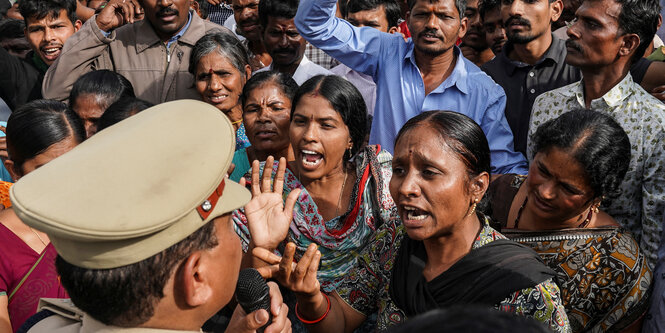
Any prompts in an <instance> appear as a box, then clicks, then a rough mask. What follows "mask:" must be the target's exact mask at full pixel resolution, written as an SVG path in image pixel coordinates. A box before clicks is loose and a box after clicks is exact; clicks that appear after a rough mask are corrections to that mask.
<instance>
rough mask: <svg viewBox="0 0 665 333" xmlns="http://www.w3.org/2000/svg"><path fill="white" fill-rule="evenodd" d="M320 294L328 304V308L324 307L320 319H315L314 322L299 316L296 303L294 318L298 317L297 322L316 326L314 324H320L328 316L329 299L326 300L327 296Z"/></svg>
mask: <svg viewBox="0 0 665 333" xmlns="http://www.w3.org/2000/svg"><path fill="white" fill-rule="evenodd" d="M322 294H323V296H324V297H325V298H326V302H328V306H327V307H326V312H325V313H324V314H323V316H321V318H319V319H316V320H307V319H305V318H303V317H302V316H301V315H300V313H298V302H296V317H298V320H300V321H302V322H303V323H304V324H308V325H311V324H316V323H318V322H320V321H321V320H323V319H325V318H326V316H328V313H329V312H330V298H328V295H326V293H323V292H322Z"/></svg>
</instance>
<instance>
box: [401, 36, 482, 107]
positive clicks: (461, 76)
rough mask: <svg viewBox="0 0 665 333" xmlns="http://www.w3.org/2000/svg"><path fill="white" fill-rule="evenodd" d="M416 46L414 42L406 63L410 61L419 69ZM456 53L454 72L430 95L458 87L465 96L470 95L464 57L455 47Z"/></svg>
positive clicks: (408, 52) (405, 58)
mask: <svg viewBox="0 0 665 333" xmlns="http://www.w3.org/2000/svg"><path fill="white" fill-rule="evenodd" d="M414 48H415V46H414V45H413V42H411V48H409V50H408V51H407V52H406V56H405V57H404V61H409V62H411V64H413V66H415V67H416V68H418V65H416V58H415V56H414V54H413V50H414ZM453 52H454V57H455V59H456V63H455V68H453V71H452V72H451V73H450V75H449V76H448V78H446V79H445V80H444V81H443V82H441V84H440V85H439V86H438V87H436V88H435V89H434V90H432V92H430V94H437V93H442V92H444V91H445V90H446V89H448V88H450V87H452V86H456V87H457V89H459V91H461V92H462V93H464V94H465V95H466V94H468V92H469V89H468V86H467V82H466V81H467V80H466V79H467V70H466V65H465V64H464V56H462V54H461V52H462V51H461V50H460V49H459V47H457V46H454V49H453ZM418 72H420V68H418Z"/></svg>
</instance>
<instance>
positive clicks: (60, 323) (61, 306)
mask: <svg viewBox="0 0 665 333" xmlns="http://www.w3.org/2000/svg"><path fill="white" fill-rule="evenodd" d="M40 314H41V315H46V318H44V319H42V320H40V321H38V322H37V323H36V324H35V325H33V326H32V327H31V328H30V329H29V330H28V332H29V333H40V332H54V333H70V332H72V333H73V332H80V330H81V326H82V319H83V316H84V315H85V313H84V312H83V311H81V310H80V309H79V308H77V307H76V306H75V305H74V304H73V303H72V302H71V300H69V299H58V298H42V299H41V300H39V306H38V313H37V316H39V315H40ZM49 314H50V315H49Z"/></svg>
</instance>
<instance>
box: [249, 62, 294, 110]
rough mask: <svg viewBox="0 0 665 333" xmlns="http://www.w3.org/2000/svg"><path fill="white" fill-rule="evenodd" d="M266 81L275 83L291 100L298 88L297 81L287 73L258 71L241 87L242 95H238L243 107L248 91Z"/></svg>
mask: <svg viewBox="0 0 665 333" xmlns="http://www.w3.org/2000/svg"><path fill="white" fill-rule="evenodd" d="M267 82H272V83H275V84H276V85H277V86H278V87H279V89H280V90H282V93H283V94H284V95H285V96H286V97H288V98H289V100H291V101H292V100H293V97H294V96H295V95H296V91H297V90H298V83H296V81H295V80H294V79H293V78H292V77H291V76H290V75H288V74H284V73H281V72H276V71H265V72H258V73H256V74H254V75H253V76H252V77H251V78H250V79H249V80H248V81H247V83H245V86H244V87H243V88H242V96H240V98H241V101H242V105H243V107H244V106H245V102H246V101H247V96H249V93H251V92H252V91H254V89H256V88H258V87H261V86H262V85H263V84H264V83H267Z"/></svg>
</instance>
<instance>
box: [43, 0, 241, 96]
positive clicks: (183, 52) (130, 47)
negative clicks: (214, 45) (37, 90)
mask: <svg viewBox="0 0 665 333" xmlns="http://www.w3.org/2000/svg"><path fill="white" fill-rule="evenodd" d="M143 11H145V19H144V20H141V21H136V22H135V17H136V16H138V15H139V14H142V12H143ZM212 30H223V31H225V32H227V33H229V34H232V33H231V31H229V30H228V29H226V28H224V27H220V26H219V25H217V24H214V23H212V22H209V21H204V20H203V19H201V18H200V17H199V16H198V15H196V14H195V13H194V12H193V11H190V0H171V1H159V0H111V1H109V2H108V4H107V5H106V7H104V9H102V11H101V12H100V13H99V14H97V15H96V16H94V19H90V20H88V21H86V23H85V24H84V25H83V27H82V28H81V30H80V31H79V33H77V34H76V35H75V36H73V37H72V38H71V39H70V40H69V41H68V42H67V44H66V45H65V47H64V48H63V50H62V55H63V56H62V57H60V58H59V59H58V61H56V62H55V63H54V64H53V66H51V68H49V70H48V72H47V73H46V77H45V78H44V85H43V93H44V97H46V98H50V99H58V100H65V99H67V97H68V96H69V91H70V90H71V87H72V85H73V84H74V81H76V79H77V78H79V77H80V76H81V75H83V74H85V73H87V72H90V71H92V70H99V69H108V70H112V71H115V72H117V73H119V74H122V75H124V76H125V77H126V78H127V79H129V81H130V82H131V83H132V85H133V86H134V90H135V93H136V97H138V98H141V99H144V100H146V101H149V102H151V103H153V104H159V103H163V102H166V101H171V100H175V99H184V98H190V99H200V98H201V97H200V95H199V94H198V93H197V92H196V90H195V89H194V84H193V83H194V77H193V76H192V75H191V74H190V73H189V71H188V67H189V56H190V53H191V51H192V48H193V47H194V44H195V43H196V41H197V40H199V38H201V37H203V35H205V34H206V32H208V31H212ZM234 38H235V37H234Z"/></svg>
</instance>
